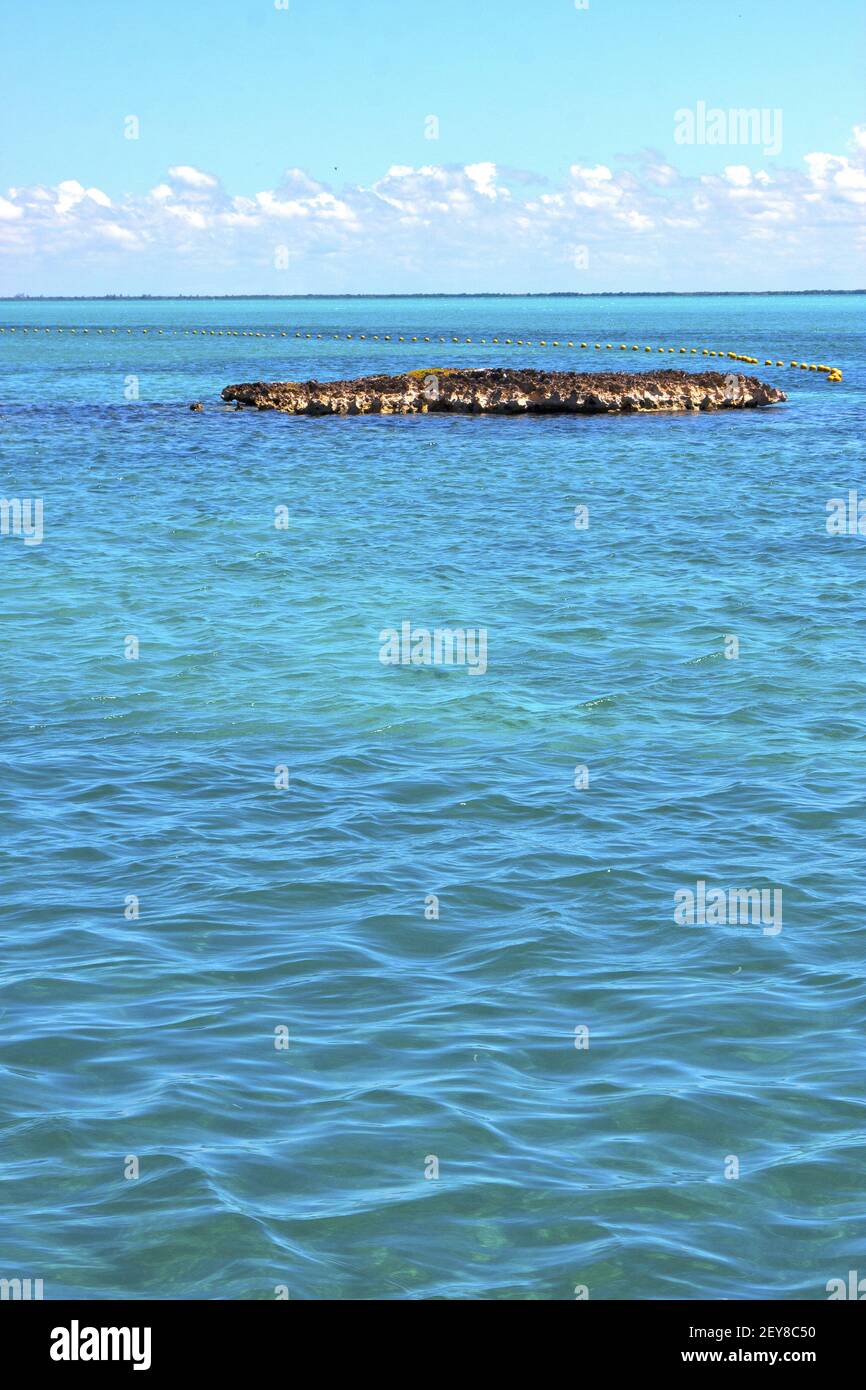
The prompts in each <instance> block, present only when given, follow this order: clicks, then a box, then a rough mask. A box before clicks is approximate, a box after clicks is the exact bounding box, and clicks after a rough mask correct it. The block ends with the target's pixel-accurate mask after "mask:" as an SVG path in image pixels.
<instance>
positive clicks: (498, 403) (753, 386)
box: [222, 368, 786, 415]
mask: <svg viewBox="0 0 866 1390" xmlns="http://www.w3.org/2000/svg"><path fill="white" fill-rule="evenodd" d="M222 398H223V400H224V401H235V402H236V404H237V405H238V406H240V407H244V406H251V407H255V408H257V409H258V410H282V411H285V412H287V413H288V414H290V415H370V414H378V415H414V414H418V413H430V414H435V413H437V412H440V411H443V412H452V413H453V412H457V413H461V414H481V413H488V412H489V413H494V414H500V415H520V414H525V413H537V414H555V415H617V414H626V413H628V414H640V413H643V412H649V413H654V414H655V413H659V412H669V411H684V410H685V411H696V410H731V409H733V410H742V409H747V408H749V407H754V406H763V405H774V404H775V403H776V402H777V401H784V400H785V399H786V396H785V393H784V391H780V390H779V389H778V388H777V387H775V386H769V385H767V384H766V383H765V382H763V381H759V380H758V379H757V377H753V376H740V375H737V374H735V373H724V372H684V371H677V370H675V369H670V370H667V369H664V368H662V369H661V370H659V371H649V372H540V371H534V370H532V369H531V368H527V369H524V370H518V371H512V370H510V369H507V368H491V369H481V370H477V371H463V370H460V369H459V368H437V369H433V370H430V371H415V372H408V373H406V374H404V375H402V376H362V377H356V378H355V379H354V380H351V381H254V382H249V383H247V384H244V385H240V386H226V387H225V389H224V391H223V392H222Z"/></svg>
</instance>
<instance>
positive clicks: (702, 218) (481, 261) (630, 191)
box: [0, 126, 866, 293]
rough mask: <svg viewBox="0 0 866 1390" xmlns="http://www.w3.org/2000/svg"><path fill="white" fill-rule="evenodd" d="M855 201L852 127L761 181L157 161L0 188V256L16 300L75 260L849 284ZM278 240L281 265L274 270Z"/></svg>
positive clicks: (226, 277)
mask: <svg viewBox="0 0 866 1390" xmlns="http://www.w3.org/2000/svg"><path fill="white" fill-rule="evenodd" d="M864 204H866V126H861V127H857V129H856V130H855V131H854V133H853V135H852V138H851V141H850V143H849V144H848V147H847V149H846V151H845V152H844V153H835V152H834V153H828V152H813V153H810V154H809V155H808V156H807V157H806V159H805V161H804V163H803V164H802V165H801V167H800V168H784V167H778V168H774V170H773V176H772V179H771V178H770V176H769V175H768V174H767V173H766V171H764V170H762V169H758V170H757V171H753V170H752V169H751V168H750V167H749V166H748V165H746V164H731V165H728V166H727V167H726V168H725V169H724V171H723V173H720V174H712V175H704V176H702V177H697V176H694V175H686V174H683V173H682V172H681V171H679V170H677V169H675V168H673V166H671V165H668V164H665V163H664V162H663V161H662V160H661V159H660V156H659V155H658V153H657V152H652V151H648V152H646V153H644V154H642V155H639V156H636V157H635V158H633V159H630V160H628V161H622V163H621V164H620V165H616V166H613V167H609V166H608V165H606V164H596V165H584V164H573V165H572V166H571V168H570V169H569V170H568V173H567V175H566V176H565V177H564V178H563V179H562V180H560V182H559V183H556V182H554V181H552V180H545V179H541V178H539V177H538V176H534V175H532V174H530V173H528V172H526V171H521V170H508V171H503V170H501V169H500V168H499V167H498V166H497V165H496V164H494V163H493V162H492V161H479V162H477V163H474V164H469V165H466V166H465V167H460V166H448V165H436V164H426V165H422V166H420V167H418V168H414V167H412V166H410V165H405V164H398V165H393V166H392V167H391V168H389V169H388V170H387V172H386V173H384V174H383V175H382V177H381V178H380V179H378V180H377V181H375V182H374V183H372V184H371V185H370V186H364V185H358V184H355V185H349V186H346V187H344V188H342V189H340V190H339V191H337V190H336V189H333V188H330V187H328V186H327V185H326V184H324V183H321V182H319V181H317V180H316V179H314V178H313V177H311V176H310V175H309V174H307V173H306V172H304V171H303V170H301V169H289V170H287V172H286V173H285V175H284V176H283V178H282V179H281V181H280V182H279V184H278V185H277V186H276V187H274V188H265V189H261V190H259V191H257V192H250V190H246V191H244V192H243V193H234V192H232V191H230V190H226V189H225V188H223V186H222V184H221V183H220V181H219V180H218V179H217V178H216V177H214V176H213V175H211V174H207V173H203V172H202V171H201V170H198V169H194V168H192V167H191V166H189V165H174V166H172V168H170V169H169V170H168V172H167V174H166V176H165V179H164V180H163V181H162V182H160V183H158V184H157V185H156V186H155V187H153V188H152V189H151V190H150V191H149V192H148V193H147V194H145V195H143V196H138V195H136V196H133V195H124V194H122V193H119V192H117V191H114V192H113V196H112V197H109V195H108V194H107V193H105V192H103V191H102V190H101V189H99V188H93V187H87V186H86V185H85V184H84V183H82V182H80V181H79V180H77V179H65V180H63V181H62V182H61V183H59V184H57V185H56V186H55V187H53V188H49V187H45V186H43V185H36V186H34V187H30V188H10V189H8V190H6V193H5V196H3V197H0V257H2V261H3V263H4V264H5V269H6V279H7V280H8V277H9V275H10V274H14V275H16V276H17V277H20V279H21V280H22V281H23V282H24V283H23V284H22V286H21V287H22V288H26V289H28V290H30V291H31V292H39V288H40V286H39V285H38V284H34V283H33V277H34V276H36V277H37V279H38V278H39V277H40V276H41V277H42V278H43V280H44V279H46V278H47V277H48V276H49V274H50V275H53V276H54V277H55V278H54V280H53V281H52V288H54V289H55V290H58V291H64V292H65V291H68V292H72V293H74V292H76V291H77V289H78V286H77V285H76V284H73V283H71V282H70V280H69V276H70V267H73V266H79V265H81V264H82V263H84V264H86V265H90V266H93V267H94V272H93V273H94V276H96V274H97V269H98V270H99V274H100V276H101V279H100V280H99V284H98V288H99V289H103V288H105V287H106V285H108V286H109V287H110V288H116V289H119V290H121V289H131V288H135V289H149V290H151V291H159V290H173V289H183V290H192V289H196V288H197V289H200V290H203V291H207V292H210V291H214V292H220V291H223V292H229V291H234V290H236V289H237V287H238V285H239V284H242V285H243V288H244V289H248V288H261V289H267V290H269V291H272V292H280V291H283V292H285V293H291V292H296V291H298V290H307V291H316V290H322V289H325V290H332V291H335V292H340V291H342V290H353V291H363V290H365V289H377V290H387V289H398V290H399V289H406V290H409V289H427V290H436V289H460V290H466V291H468V290H472V289H484V288H488V289H523V288H527V289H542V290H543V289H557V288H571V289H587V290H589V289H596V288H611V289H615V288H652V287H658V288H680V289H688V288H701V287H704V286H706V287H708V288H713V287H715V288H725V287H737V286H743V287H751V288H761V287H763V286H769V287H776V286H778V285H779V283H787V284H791V285H795V286H798V287H805V286H808V285H815V284H821V285H827V286H828V287H833V286H837V287H842V286H844V285H846V284H847V285H849V286H850V285H851V284H857V283H858V282H860V283H862V281H863V276H864V267H863V259H862V258H863V252H864V241H866V238H864V234H863V205H864ZM831 241H832V245H833V247H834V254H833V257H832V259H828V258H827V256H826V255H825V254H823V253H822V248H826V247H827V245H829V244H830V242H831ZM277 246H281V247H283V246H284V247H286V248H288V250H289V252H290V255H289V257H288V261H289V265H290V268H291V269H290V273H288V272H285V271H284V272H282V273H280V272H279V271H277V270H276V269H275V266H274V260H275V257H274V251H275V247H277ZM575 246H578V247H581V248H584V247H585V248H586V255H584V254H583V252H582V253H581V256H580V257H579V258H578V259H577V261H575V255H574V247H575ZM757 247H759V248H760V251H761V254H760V256H758V257H756V256H754V254H753V252H754V250H755V249H756V248H757ZM283 259H284V261H285V258H283ZM103 268H104V269H103ZM109 272H110V273H109ZM292 277H294V278H292ZM772 277H775V278H772ZM834 277H835V278H834ZM16 288H18V286H16Z"/></svg>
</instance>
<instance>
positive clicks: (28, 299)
mask: <svg viewBox="0 0 866 1390" xmlns="http://www.w3.org/2000/svg"><path fill="white" fill-rule="evenodd" d="M826 294H866V288H863V289H853V290H829V289H808V290H527V291H525V292H521V291H519V290H455V291H453V292H449V291H441V290H423V291H413V292H409V293H400V292H399V291H391V290H387V291H381V292H375V291H374V292H362V293H348V292H347V293H345V294H334V293H330V292H328V293H322V294H309V293H303V294H9V295H0V304H27V303H30V304H35V303H43V304H45V303H74V302H90V303H102V302H116V301H118V300H125V301H129V302H141V301H142V300H161V301H165V300H177V299H180V300H187V301H201V300H242V299H268V300H294V299H724V298H747V297H749V298H764V297H768V296H773V295H826Z"/></svg>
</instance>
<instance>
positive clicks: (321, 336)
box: [0, 324, 843, 381]
mask: <svg viewBox="0 0 866 1390" xmlns="http://www.w3.org/2000/svg"><path fill="white" fill-rule="evenodd" d="M15 332H18V333H21V334H27V335H28V336H29V334H31V333H34V334H35V333H46V334H47V333H70V334H74V335H75V336H76V337H77V336H79V335H81V336H82V337H89V336H97V337H104V336H111V335H112V334H124V333H125V334H142V335H144V336H151V337H154V338H163V337H167V338H176V337H188V336H192V337H195V336H201V337H204V338H206V337H211V338H292V337H294V338H301V339H305V340H306V339H308V340H312V341H324V340H326V339H330V340H333V341H334V342H359V343H452V344H455V343H456V344H457V345H458V346H460V347H469V346H471V347H491V346H498V347H540V348H573V349H576V350H588V351H594V352H644V353H647V352H650V353H662V354H663V355H669V354H671V355H674V356H681V357H717V358H723V359H724V360H726V361H731V362H744V363H747V364H748V365H749V366H755V367H757V366H759V365H760V359H759V358H757V357H752V356H750V355H749V354H747V353H741V352H730V351H720V350H717V349H713V348H694V347H680V348H675V347H655V346H649V347H648V346H646V345H642V344H640V343H632V344H629V343H588V342H587V343H578V342H577V340H576V339H564V338H515V337H510V338H506V337H504V336H502V335H500V336H499V337H495V338H493V337H491V338H462V337H455V336H451V337H449V336H447V335H443V334H430V335H428V336H424V335H422V334H408V333H307V332H305V331H302V330H295V331H292V330H289V329H281V330H277V331H274V332H266V331H264V330H259V329H254V328H126V329H123V328H93V329H90V328H70V327H66V328H60V327H56V328H53V329H52V328H45V327H33V326H31V325H29V324H28V325H27V327H23V326H22V325H16V327H12V326H10V325H7V326H6V327H3V326H2V325H0V334H5V333H15ZM786 365H787V367H788V368H791V367H794V368H796V369H798V370H800V371H802V372H822V373H823V374H824V375H825V377H826V379H827V381H842V380H843V377H842V372H841V370H840V369H839V368H838V367H830V366H827V364H826V363H824V362H798V361H793V360H792V361H789V362H787V363H786V362H785V360H784V359H783V358H781V357H777V358H772V357H765V358H764V366H765V367H784V366H786Z"/></svg>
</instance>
